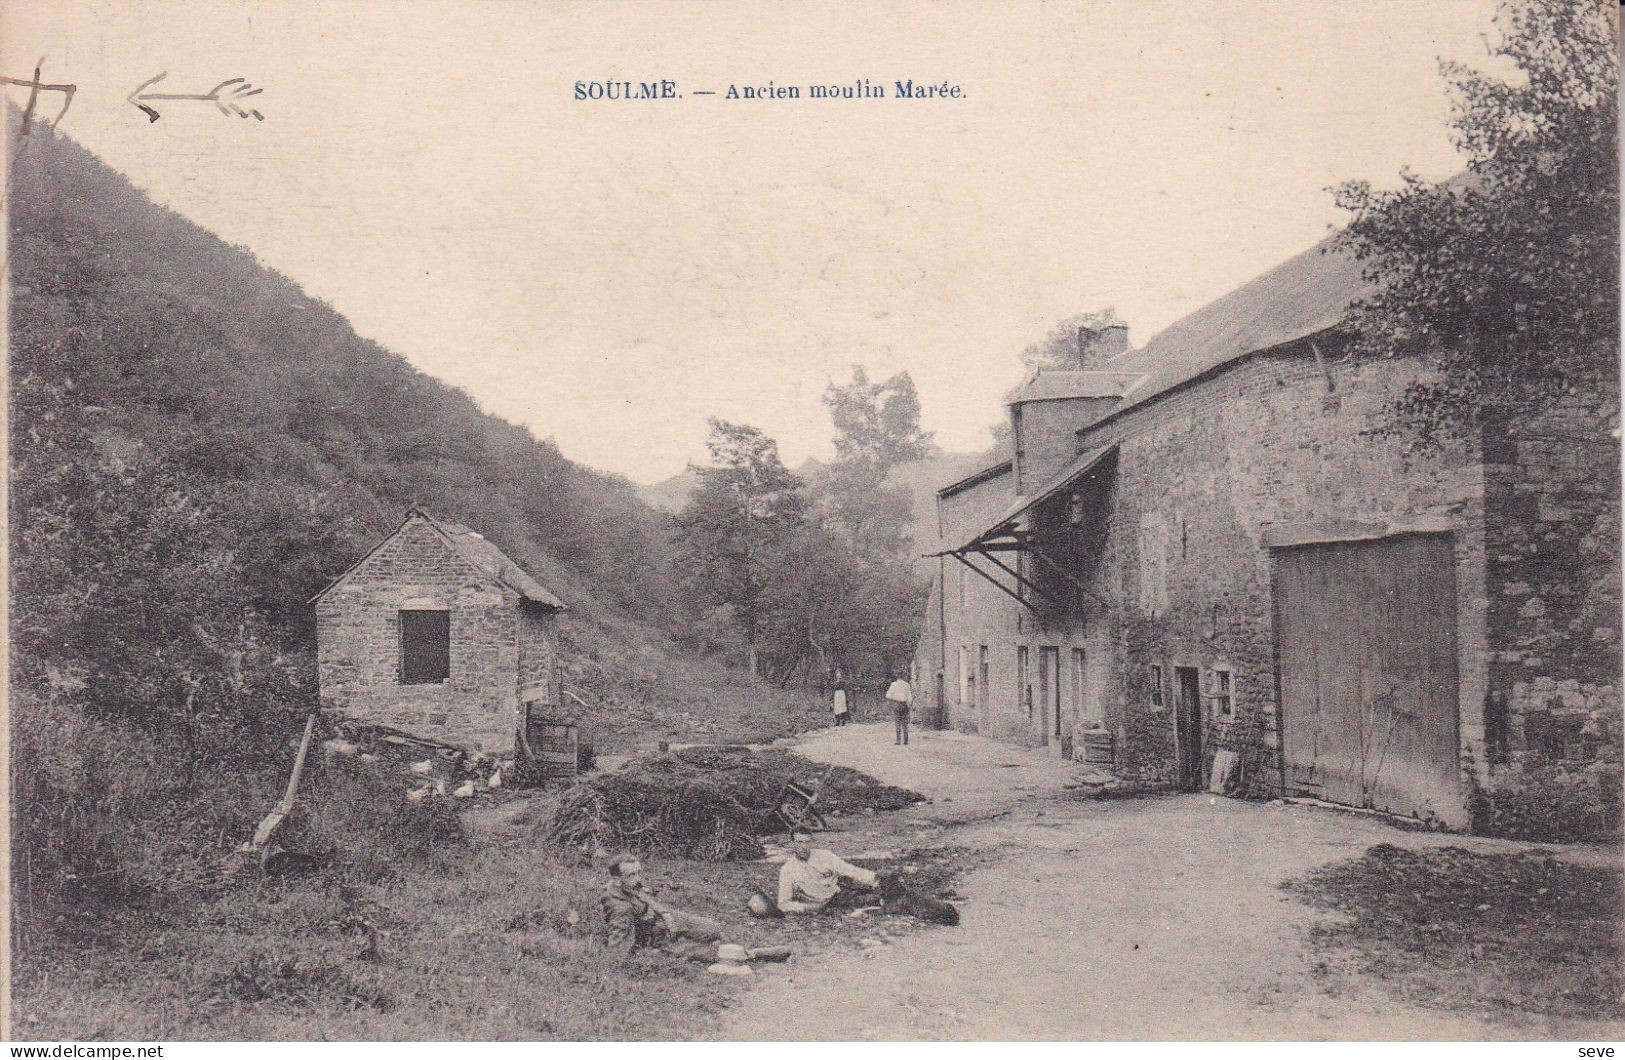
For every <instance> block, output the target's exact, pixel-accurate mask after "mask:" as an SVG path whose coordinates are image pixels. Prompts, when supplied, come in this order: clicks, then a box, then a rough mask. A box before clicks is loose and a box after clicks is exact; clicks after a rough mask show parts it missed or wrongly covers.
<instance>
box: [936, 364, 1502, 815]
mask: <svg viewBox="0 0 1625 1060" xmlns="http://www.w3.org/2000/svg"><path fill="white" fill-rule="evenodd" d="M1415 373H1416V369H1415V368H1414V367H1413V366H1411V365H1408V364H1406V363H1405V362H1398V361H1382V362H1375V363H1365V364H1356V363H1337V364H1333V365H1330V366H1322V365H1321V364H1320V363H1319V362H1318V361H1317V360H1316V359H1315V358H1314V356H1313V355H1312V353H1311V351H1310V350H1309V348H1308V346H1307V344H1303V345H1302V347H1301V348H1285V349H1282V350H1278V351H1274V352H1273V353H1272V354H1270V355H1268V356H1254V357H1252V358H1248V359H1244V360H1242V361H1239V362H1235V363H1233V364H1231V365H1230V366H1227V367H1226V368H1223V369H1221V370H1219V371H1217V372H1215V373H1213V374H1211V375H1210V376H1208V377H1207V378H1204V379H1201V380H1198V381H1195V382H1194V383H1192V384H1190V385H1187V386H1185V387H1183V388H1180V389H1179V390H1176V391H1173V392H1170V393H1168V394H1166V395H1163V396H1161V397H1160V398H1158V399H1156V400H1154V401H1151V402H1147V403H1145V404H1143V405H1140V406H1136V407H1133V408H1130V409H1127V410H1125V411H1123V412H1121V413H1118V414H1115V415H1112V416H1109V417H1108V418H1107V419H1105V420H1103V421H1101V422H1099V423H1097V424H1095V425H1094V426H1093V427H1091V428H1089V429H1086V430H1084V431H1083V432H1081V433H1075V434H1074V437H1073V438H1072V439H1071V441H1070V442H1063V441H1061V435H1060V433H1059V432H1058V431H1056V430H1054V429H1051V430H1049V431H1047V432H1046V433H1045V435H1044V441H1045V444H1047V445H1057V446H1062V445H1064V447H1065V450H1064V451H1063V452H1059V453H1055V454H1052V455H1050V456H1048V457H1047V458H1046V459H1047V461H1048V462H1049V463H1052V464H1053V465H1054V466H1055V467H1056V468H1059V467H1061V466H1063V465H1064V463H1065V462H1066V461H1067V460H1069V459H1071V458H1072V456H1074V455H1075V454H1076V453H1077V452H1080V451H1083V450H1087V449H1093V448H1097V447H1100V446H1103V445H1107V444H1111V443H1114V442H1115V443H1117V444H1118V445H1119V450H1118V455H1117V462H1116V471H1115V475H1114V476H1113V477H1110V478H1108V479H1107V480H1106V482H1105V484H1104V486H1103V487H1102V495H1101V496H1097V497H1092V498H1091V503H1090V507H1091V508H1092V509H1093V510H1092V511H1091V513H1090V518H1091V519H1099V520H1102V521H1103V524H1104V525H1103V527H1101V528H1099V529H1098V530H1097V531H1096V532H1099V533H1101V534H1102V535H1103V539H1104V541H1103V546H1102V547H1100V548H1099V549H1098V550H1097V552H1096V553H1095V554H1094V558H1093V560H1092V565H1091V566H1090V568H1089V569H1088V570H1075V571H1073V574H1074V575H1075V576H1077V577H1080V578H1082V579H1084V580H1085V583H1086V585H1087V587H1088V589H1089V593H1088V595H1087V597H1084V598H1081V600H1080V606H1079V607H1078V608H1077V609H1076V610H1075V611H1074V612H1073V613H1070V614H1050V615H1047V616H1043V617H1040V616H1037V615H1034V614H1032V613H1031V612H1029V611H1027V610H1026V609H1025V608H1022V607H1021V606H1020V605H1019V604H1017V603H1016V602H1015V601H1014V600H1011V599H1010V598H1009V597H1007V596H1004V595H1003V594H1000V593H999V592H998V591H997V590H996V589H994V588H993V587H992V586H987V585H985V584H975V583H976V582H978V581H979V579H976V578H975V576H974V575H965V576H964V577H966V578H967V579H968V580H967V582H966V586H965V589H964V590H963V598H962V600H963V602H960V601H961V597H960V594H959V591H957V589H956V578H958V577H960V576H959V575H958V574H957V573H956V572H955V571H954V569H953V567H954V566H955V564H954V563H953V562H952V561H950V563H949V566H948V568H947V571H946V578H945V581H944V588H945V593H944V601H945V605H946V606H945V609H944V610H945V617H946V622H945V625H946V636H945V639H946V642H947V651H948V658H949V663H948V675H947V676H948V684H949V688H950V695H951V696H952V694H953V690H955V689H957V687H958V680H959V679H958V670H959V667H958V656H957V649H958V648H959V647H961V646H965V647H968V648H969V649H970V654H971V657H972V658H975V657H976V655H977V653H978V652H979V649H980V647H981V646H982V645H987V646H988V648H989V656H990V659H991V660H992V663H993V665H992V666H991V672H990V675H989V676H990V678H991V680H990V681H989V682H988V687H987V688H986V691H985V693H984V694H983V696H982V697H981V702H979V703H977V704H975V705H974V713H975V717H976V723H977V725H978V726H979V727H980V728H981V730H982V731H983V732H984V733H988V734H991V735H995V736H1000V737H1003V738H1008V739H1012V740H1017V741H1020V742H1023V743H1027V744H1034V743H1040V742H1042V741H1043V739H1044V732H1043V730H1042V728H1041V727H1040V725H1041V719H1037V718H1034V717H1031V716H1029V714H1028V712H1027V710H1026V707H1025V703H1024V702H1023V699H1022V697H1021V695H1020V694H1019V691H1018V689H1017V680H1016V670H1017V666H1016V661H1015V660H1016V653H1017V651H1018V650H1019V649H1020V648H1021V647H1026V648H1027V653H1028V660H1029V666H1030V667H1036V666H1037V665H1038V660H1039V655H1038V650H1039V648H1040V647H1044V646H1053V647H1056V648H1058V649H1059V654H1060V659H1061V662H1062V668H1063V677H1062V691H1063V693H1064V699H1065V708H1064V709H1065V712H1066V715H1067V717H1066V725H1065V726H1064V728H1065V729H1066V730H1068V731H1069V733H1071V734H1073V735H1075V734H1076V733H1078V732H1080V731H1081V729H1082V719H1081V718H1080V717H1079V714H1080V713H1081V712H1087V711H1090V710H1099V711H1101V712H1102V713H1104V715H1105V723H1106V727H1107V729H1108V731H1110V732H1111V733H1112V734H1113V736H1114V737H1115V747H1114V753H1115V762H1114V766H1115V770H1116V772H1117V773H1118V774H1119V775H1120V776H1121V777H1123V778H1125V779H1130V780H1136V781H1142V782H1147V783H1152V784H1160V783H1169V782H1172V781H1173V780H1174V779H1175V776H1176V747H1175V729H1174V725H1175V720H1174V709H1173V708H1174V703H1175V694H1176V689H1175V677H1176V672H1177V668H1179V667H1189V668H1192V669H1195V670H1197V671H1198V674H1199V676H1200V678H1201V681H1202V683H1203V690H1204V693H1211V691H1212V681H1213V677H1212V674H1213V671H1214V670H1215V668H1226V669H1228V670H1229V671H1230V672H1231V674H1232V675H1233V682H1234V689H1233V695H1234V699H1233V703H1234V710H1233V715H1232V717H1230V718H1220V717H1214V716H1213V711H1212V709H1211V700H1210V699H1208V698H1204V701H1203V702H1204V709H1205V714H1204V728H1205V730H1206V733H1205V735H1206V739H1205V740H1204V744H1205V747H1204V750H1205V751H1206V753H1207V756H1208V761H1211V756H1212V753H1213V752H1214V751H1215V750H1217V749H1226V748H1228V749H1233V750H1237V751H1238V752H1241V753H1242V759H1243V770H1244V777H1243V784H1244V787H1245V788H1246V789H1247V790H1249V791H1251V792H1253V793H1256V794H1266V793H1270V792H1274V791H1278V790H1279V787H1280V760H1279V742H1280V741H1279V721H1278V711H1277V707H1276V687H1275V662H1274V647H1275V646H1274V628H1273V616H1272V613H1271V602H1270V600H1271V597H1270V577H1271V559H1270V556H1271V553H1270V549H1269V547H1268V544H1267V539H1268V538H1269V536H1270V534H1271V533H1274V532H1280V531H1283V530H1288V531H1289V530H1291V529H1293V528H1300V529H1301V528H1304V527H1308V528H1310V529H1315V528H1321V529H1325V528H1327V527H1328V526H1330V524H1336V523H1343V524H1359V525H1363V526H1368V527H1369V526H1373V525H1375V526H1379V527H1380V526H1390V527H1394V528H1400V529H1402V528H1405V527H1413V526H1415V525H1417V524H1418V523H1423V522H1428V521H1430V520H1431V522H1430V523H1429V525H1431V526H1434V527H1437V528H1442V529H1447V530H1448V531H1450V532H1451V533H1452V535H1453V543H1454V549H1455V555H1456V559H1457V571H1456V574H1457V578H1456V581H1457V586H1458V590H1457V591H1458V600H1457V615H1458V626H1459V628H1458V630H1457V635H1458V642H1459V644H1460V646H1461V649H1462V655H1463V663H1462V667H1461V685H1462V694H1461V703H1462V712H1463V713H1462V719H1461V722H1462V732H1463V735H1464V737H1468V738H1472V739H1479V740H1481V739H1482V735H1483V717H1482V700H1483V695H1484V688H1485V666H1484V663H1485V659H1486V656H1487V644H1486V634H1485V623H1484V612H1485V606H1484V593H1483V585H1484V572H1483V565H1482V554H1483V553H1482V476H1481V474H1480V472H1479V470H1478V465H1477V463H1476V461H1475V460H1473V459H1472V454H1471V453H1469V452H1467V451H1465V449H1458V450H1451V451H1445V452H1441V453H1435V454H1433V455H1431V456H1423V457H1415V458H1408V457H1407V454H1406V453H1405V451H1404V448H1403V446H1402V445H1401V444H1399V443H1398V442H1397V441H1392V440H1384V439H1381V438H1377V437H1372V436H1369V435H1367V434H1366V433H1365V432H1366V431H1367V429H1368V428H1370V427H1372V426H1374V425H1375V423H1376V422H1377V417H1378V415H1379V413H1380V411H1381V409H1383V408H1384V407H1385V404H1386V402H1387V401H1389V400H1391V399H1392V398H1393V397H1395V396H1396V395H1397V394H1398V393H1400V392H1401V391H1402V390H1403V388H1404V386H1405V385H1406V384H1407V383H1408V382H1409V381H1410V380H1411V379H1412V378H1414V377H1415ZM1085 422H1087V420H1085ZM1051 426H1052V428H1053V426H1054V425H1051ZM1034 440H1035V439H1033V438H1032V437H1028V438H1027V439H1024V441H1023V445H1024V446H1026V447H1028V448H1029V449H1030V447H1031V446H1032V445H1033V443H1034ZM978 489H986V486H983V487H978ZM967 492H974V491H967ZM1006 496H1008V494H1006ZM956 500H957V503H956V504H950V503H948V502H947V501H945V502H944V504H943V520H944V524H945V530H946V532H947V534H948V536H950V537H952V536H953V535H954V534H955V533H958V532H961V531H968V530H971V529H974V528H975V527H974V525H972V524H973V523H974V521H975V518H977V517H980V516H981V515H982V514H983V513H984V512H985V511H986V510H987V509H988V508H989V507H991V506H992V505H991V504H990V503H988V502H986V501H979V500H978V499H977V498H975V497H965V498H963V499H957V498H956ZM1332 529H1333V530H1335V527H1333V528H1332ZM1152 550H1154V554H1153V552H1152ZM1074 648H1081V649H1083V650H1084V652H1085V655H1084V659H1085V667H1084V672H1083V673H1082V674H1081V675H1079V674H1075V673H1073V672H1072V649H1074ZM1153 666H1156V667H1160V668H1161V685H1160V687H1153V674H1154V671H1153V669H1152V668H1153ZM1079 677H1081V679H1082V680H1081V683H1080V681H1079ZM1034 683H1035V684H1036V681H1035V682H1034ZM956 707H957V710H955V711H951V712H950V716H951V717H953V718H954V719H955V720H956V722H958V723H960V724H962V725H963V723H964V722H965V721H966V714H967V713H968V712H969V708H968V707H967V705H964V704H956ZM1074 753H1075V754H1076V753H1077V749H1076V746H1075V747H1074ZM1447 813H1448V814H1449V815H1450V816H1451V817H1453V818H1455V819H1457V820H1460V819H1463V818H1464V816H1465V799H1464V804H1463V806H1462V807H1451V808H1448V809H1447Z"/></svg>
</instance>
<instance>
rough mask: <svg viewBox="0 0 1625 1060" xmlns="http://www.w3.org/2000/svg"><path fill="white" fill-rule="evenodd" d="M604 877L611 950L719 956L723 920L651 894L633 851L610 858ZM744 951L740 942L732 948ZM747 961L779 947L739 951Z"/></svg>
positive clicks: (707, 959)
mask: <svg viewBox="0 0 1625 1060" xmlns="http://www.w3.org/2000/svg"><path fill="white" fill-rule="evenodd" d="M609 877H610V878H609V882H608V883H607V884H606V885H605V886H604V893H603V895H602V896H601V897H600V898H599V902H600V903H601V904H602V906H603V909H604V924H605V926H606V927H607V928H608V941H609V946H610V948H611V949H613V950H616V951H618V952H619V953H621V954H623V955H624V954H628V953H631V952H632V951H633V950H634V949H637V948H638V947H640V946H648V947H655V948H658V949H663V950H665V951H666V952H667V953H670V954H672V955H674V956H677V957H682V958H684V959H685V960H690V961H699V962H700V963H702V964H710V963H711V962H713V961H717V960H720V959H721V946H719V942H720V941H721V939H722V925H721V924H719V923H717V922H716V921H715V920H711V919H709V918H707V917H703V916H695V915H694V914H693V913H685V912H683V911H682V910H680V909H673V908H672V907H671V906H668V905H666V904H664V903H662V902H660V901H659V900H657V899H656V898H655V896H654V895H653V894H652V893H650V891H649V890H648V888H647V887H645V886H644V882H643V863H642V862H640V861H639V860H638V859H637V856H636V855H634V854H617V855H615V856H614V857H613V858H610V859H609ZM735 949H740V950H743V947H735ZM744 954H745V957H746V958H747V959H750V960H770V961H771V960H778V961H782V960H784V959H785V958H786V957H788V956H789V955H790V951H789V950H788V949H787V948H785V947H782V946H772V947H765V948H758V949H753V950H744Z"/></svg>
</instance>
